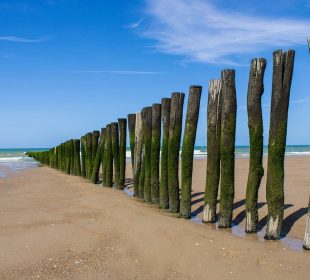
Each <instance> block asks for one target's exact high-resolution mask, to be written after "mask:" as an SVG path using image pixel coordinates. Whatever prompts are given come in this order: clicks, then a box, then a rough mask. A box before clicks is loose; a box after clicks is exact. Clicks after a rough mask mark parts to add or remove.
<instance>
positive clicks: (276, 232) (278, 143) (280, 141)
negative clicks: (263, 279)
mask: <svg viewBox="0 0 310 280" xmlns="http://www.w3.org/2000/svg"><path fill="white" fill-rule="evenodd" d="M294 57H295V51H293V50H289V51H287V52H282V50H278V51H275V52H274V53H273V76H272V97H271V113H270V128H269V145H268V171H267V184H266V196H267V205H268V220H267V228H266V234H265V239H267V240H270V239H271V240H277V239H279V238H280V232H281V229H282V222H283V212H284V188H283V186H284V153H285V146H286V133H287V115H288V107H289V99H290V89H291V82H292V75H293V67H294Z"/></svg>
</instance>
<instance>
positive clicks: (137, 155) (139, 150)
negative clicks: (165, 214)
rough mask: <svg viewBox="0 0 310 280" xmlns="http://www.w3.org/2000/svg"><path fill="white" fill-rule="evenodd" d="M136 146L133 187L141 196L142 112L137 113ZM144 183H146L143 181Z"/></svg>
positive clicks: (136, 193)
mask: <svg viewBox="0 0 310 280" xmlns="http://www.w3.org/2000/svg"><path fill="white" fill-rule="evenodd" d="M135 122H136V123H135V146H134V168H133V171H132V172H133V187H134V193H135V196H136V197H139V178H140V172H141V163H142V113H141V112H138V113H136V117H135ZM143 184H144V183H143Z"/></svg>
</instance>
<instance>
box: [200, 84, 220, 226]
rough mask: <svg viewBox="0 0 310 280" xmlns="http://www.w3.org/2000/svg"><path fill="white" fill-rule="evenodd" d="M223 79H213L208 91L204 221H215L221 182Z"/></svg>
mask: <svg viewBox="0 0 310 280" xmlns="http://www.w3.org/2000/svg"><path fill="white" fill-rule="evenodd" d="M221 89H222V81H221V80H211V81H210V82H209V92H208V113H207V123H208V124H207V131H208V132H207V154H208V157H207V177H206V187H205V196H204V208H203V214H202V221H203V222H204V223H215V221H216V205H217V197H218V189H219V182H220V170H221V167H220V166H221V161H220V141H221Z"/></svg>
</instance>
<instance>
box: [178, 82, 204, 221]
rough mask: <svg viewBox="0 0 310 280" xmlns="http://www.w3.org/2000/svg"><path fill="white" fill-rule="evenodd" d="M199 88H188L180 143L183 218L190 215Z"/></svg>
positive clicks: (181, 208) (181, 211) (181, 209)
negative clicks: (183, 127)
mask: <svg viewBox="0 0 310 280" xmlns="http://www.w3.org/2000/svg"><path fill="white" fill-rule="evenodd" d="M201 90H202V87H201V86H191V87H190V89H189V96H188V104H187V113H186V121H185V130H184V137H183V144H182V161H181V163H182V187H181V204H180V206H181V207H180V216H181V217H183V218H185V219H190V217H191V194H192V176H193V157H194V148H195V140H196V131H197V123H198V116H199V107H200V98H201Z"/></svg>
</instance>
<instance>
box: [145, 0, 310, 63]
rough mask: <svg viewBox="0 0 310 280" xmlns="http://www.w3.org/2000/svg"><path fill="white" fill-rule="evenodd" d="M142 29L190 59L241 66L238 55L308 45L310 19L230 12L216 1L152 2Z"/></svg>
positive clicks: (159, 46) (167, 50)
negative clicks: (237, 63) (306, 39)
mask: <svg viewBox="0 0 310 280" xmlns="http://www.w3.org/2000/svg"><path fill="white" fill-rule="evenodd" d="M146 2H147V8H146V14H147V15H148V17H149V19H150V20H149V22H148V23H147V24H144V26H143V28H142V29H141V31H140V34H141V35H142V36H145V37H147V38H150V39H154V40H155V41H156V42H157V43H156V45H155V47H156V48H157V49H158V50H160V51H162V52H165V53H168V54H176V55H182V56H185V57H186V58H187V59H189V60H194V61H200V62H207V63H222V64H236V58H235V57H236V56H240V55H243V54H248V53H255V52H258V51H264V50H268V49H270V48H277V47H281V48H282V47H294V46H296V45H299V44H305V38H306V37H307V36H308V35H309V30H310V20H297V19H288V18H267V17H263V16H258V15H255V14H252V15H249V14H246V13H240V12H235V11H233V10H227V9H226V10H224V9H222V8H220V7H219V6H218V5H216V4H215V3H216V2H217V3H218V1H211V0H191V1H188V0H169V1H166V0H156V1H153V0H146Z"/></svg>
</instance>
